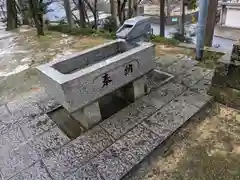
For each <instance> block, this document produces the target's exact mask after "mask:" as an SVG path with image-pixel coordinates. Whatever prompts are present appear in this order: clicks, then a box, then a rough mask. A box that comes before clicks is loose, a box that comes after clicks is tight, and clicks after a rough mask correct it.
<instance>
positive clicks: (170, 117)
mask: <svg viewBox="0 0 240 180" xmlns="http://www.w3.org/2000/svg"><path fill="white" fill-rule="evenodd" d="M198 110H199V108H197V107H196V106H193V105H190V104H188V103H186V102H184V101H179V100H173V101H171V102H170V103H169V104H168V105H166V106H164V107H163V108H162V109H160V110H159V111H158V112H156V113H155V114H154V115H152V116H151V117H150V118H148V119H146V120H144V121H143V123H142V124H143V125H144V126H145V127H147V128H148V129H150V130H152V131H153V132H155V133H156V134H157V135H159V136H161V137H165V138H167V137H168V136H169V135H171V134H172V133H173V132H174V131H175V130H176V129H178V128H179V127H180V126H181V125H182V124H184V123H185V122H186V121H187V120H188V119H189V118H190V117H192V116H193V115H194V114H195V113H196V112H197V111H198Z"/></svg>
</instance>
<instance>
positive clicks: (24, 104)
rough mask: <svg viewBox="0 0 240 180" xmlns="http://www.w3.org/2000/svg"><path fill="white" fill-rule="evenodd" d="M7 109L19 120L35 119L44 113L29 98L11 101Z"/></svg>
mask: <svg viewBox="0 0 240 180" xmlns="http://www.w3.org/2000/svg"><path fill="white" fill-rule="evenodd" d="M7 107H8V109H9V111H10V112H11V114H12V115H13V116H15V117H17V118H18V119H21V118H25V117H35V116H38V115H40V114H42V113H43V111H42V110H41V109H40V107H39V106H38V104H37V102H33V101H31V99H28V98H27V99H18V100H14V101H11V102H9V103H8V104H7Z"/></svg>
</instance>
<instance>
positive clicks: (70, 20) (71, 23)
mask: <svg viewBox="0 0 240 180" xmlns="http://www.w3.org/2000/svg"><path fill="white" fill-rule="evenodd" d="M63 2H64V9H65V12H66V17H67V21H68V26H69V28H70V29H72V28H73V27H74V21H73V17H72V10H71V5H70V2H69V0H64V1H63Z"/></svg>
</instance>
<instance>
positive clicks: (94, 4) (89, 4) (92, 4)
mask: <svg viewBox="0 0 240 180" xmlns="http://www.w3.org/2000/svg"><path fill="white" fill-rule="evenodd" d="M84 2H85V4H86V10H90V11H91V13H92V14H93V18H94V22H93V28H95V29H97V25H98V23H97V22H98V11H97V3H98V1H97V0H93V1H91V2H90V1H88V0H84Z"/></svg>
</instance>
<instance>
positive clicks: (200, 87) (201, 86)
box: [190, 79, 211, 94]
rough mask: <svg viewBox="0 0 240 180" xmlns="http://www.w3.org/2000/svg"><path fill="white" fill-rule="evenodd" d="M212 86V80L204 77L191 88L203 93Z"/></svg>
mask: <svg viewBox="0 0 240 180" xmlns="http://www.w3.org/2000/svg"><path fill="white" fill-rule="evenodd" d="M210 86H211V80H207V79H202V80H200V81H199V82H198V83H196V84H195V85H193V86H191V87H190V90H192V91H196V92H198V93H201V94H207V93H208V90H209V88H210Z"/></svg>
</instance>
